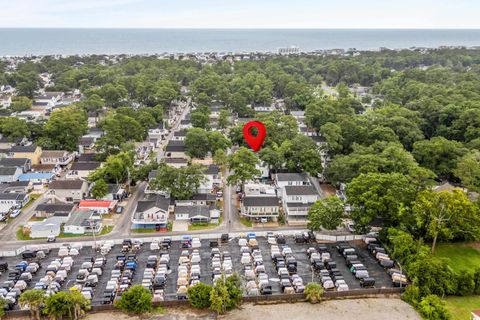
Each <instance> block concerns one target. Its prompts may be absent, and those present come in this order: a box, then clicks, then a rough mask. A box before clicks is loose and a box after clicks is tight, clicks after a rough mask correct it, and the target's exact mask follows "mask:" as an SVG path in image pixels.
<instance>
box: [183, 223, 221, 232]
mask: <svg viewBox="0 0 480 320" xmlns="http://www.w3.org/2000/svg"><path fill="white" fill-rule="evenodd" d="M218 226H219V224H217V223H194V224H191V225H189V226H188V231H196V230H207V229H213V228H216V227H218Z"/></svg>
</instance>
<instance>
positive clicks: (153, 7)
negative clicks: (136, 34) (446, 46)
mask: <svg viewBox="0 0 480 320" xmlns="http://www.w3.org/2000/svg"><path fill="white" fill-rule="evenodd" d="M479 16H480V1H478V0H75V1H70V0H0V27H102V28H108V27H113V28H119V27H126V28H128V27H136V28H142V27H144V28H155V27H157V28H162V27H179V28H480V19H479Z"/></svg>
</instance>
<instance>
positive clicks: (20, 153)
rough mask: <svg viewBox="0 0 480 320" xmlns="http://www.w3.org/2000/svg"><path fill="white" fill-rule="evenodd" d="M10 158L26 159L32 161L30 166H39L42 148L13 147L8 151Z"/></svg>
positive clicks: (33, 146) (32, 146)
mask: <svg viewBox="0 0 480 320" xmlns="http://www.w3.org/2000/svg"><path fill="white" fill-rule="evenodd" d="M9 154H10V157H12V158H27V159H30V160H31V161H32V165H37V164H40V156H41V155H42V148H40V147H39V146H37V145H35V144H31V145H29V146H13V147H11V148H10V151H9Z"/></svg>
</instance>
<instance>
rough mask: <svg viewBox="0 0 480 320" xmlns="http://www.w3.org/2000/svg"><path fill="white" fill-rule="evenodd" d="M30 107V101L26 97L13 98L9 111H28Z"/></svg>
mask: <svg viewBox="0 0 480 320" xmlns="http://www.w3.org/2000/svg"><path fill="white" fill-rule="evenodd" d="M31 107H32V100H30V99H29V98H28V97H22V96H15V97H13V98H12V104H11V105H10V109H11V110H12V111H13V112H22V111H26V110H28V109H30V108H31Z"/></svg>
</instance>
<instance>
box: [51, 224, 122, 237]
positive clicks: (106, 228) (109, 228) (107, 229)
mask: <svg viewBox="0 0 480 320" xmlns="http://www.w3.org/2000/svg"><path fill="white" fill-rule="evenodd" d="M112 230H113V226H103V228H102V231H100V233H96V234H95V236H96V237H98V236H103V235H106V234H108V233H110V232H112ZM78 237H92V238H93V234H72V233H63V232H62V233H60V235H59V236H58V237H57V238H78Z"/></svg>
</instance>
